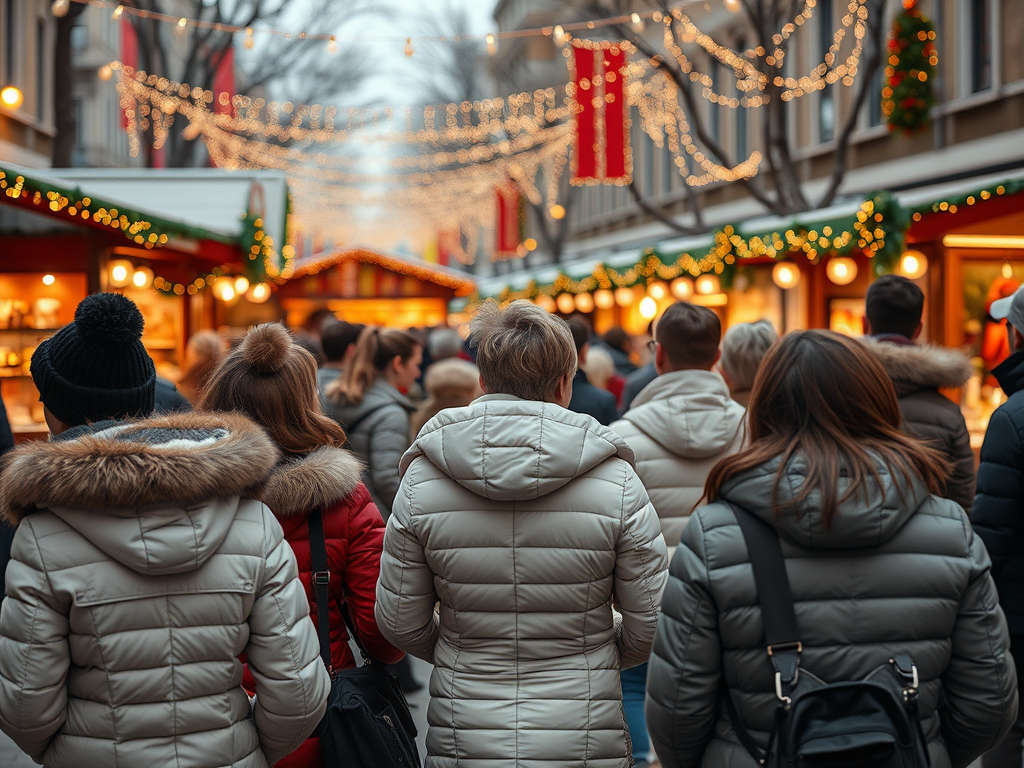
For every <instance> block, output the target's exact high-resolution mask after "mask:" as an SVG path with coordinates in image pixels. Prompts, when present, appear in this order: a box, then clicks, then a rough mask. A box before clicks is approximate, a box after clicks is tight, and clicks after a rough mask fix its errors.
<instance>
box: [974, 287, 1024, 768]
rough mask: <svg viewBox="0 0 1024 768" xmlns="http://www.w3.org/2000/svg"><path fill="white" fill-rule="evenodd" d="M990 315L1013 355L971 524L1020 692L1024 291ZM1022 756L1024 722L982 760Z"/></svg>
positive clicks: (1000, 371)
mask: <svg viewBox="0 0 1024 768" xmlns="http://www.w3.org/2000/svg"><path fill="white" fill-rule="evenodd" d="M989 314H990V315H992V317H993V318H994V319H995V320H997V321H1001V320H1006V334H1007V339H1008V341H1009V344H1010V350H1011V353H1010V356H1009V357H1008V358H1006V360H1004V361H1003V362H1002V363H1001V364H1000V365H998V366H997V367H996V368H995V370H993V371H992V375H993V376H995V378H996V380H997V381H998V382H999V386H1000V387H1002V389H1003V392H1004V393H1005V394H1006V396H1007V397H1008V398H1009V399H1008V400H1007V401H1006V402H1005V403H1003V404H1002V405H1001V406H1000V407H999V408H998V409H997V410H996V412H995V413H993V414H992V418H991V419H990V420H989V423H988V430H987V432H986V433H985V442H984V444H983V445H982V446H981V465H980V467H979V469H978V486H977V492H976V495H975V497H974V509H973V510H972V511H971V524H972V525H973V526H974V530H975V531H976V532H977V534H978V535H979V536H981V539H982V541H984V542H985V546H986V547H987V548H988V552H989V555H990V556H991V557H992V576H993V578H995V582H996V587H997V588H998V590H999V604H1000V606H1001V607H1002V609H1003V612H1004V613H1005V614H1006V621H1007V624H1009V628H1010V653H1011V654H1012V655H1013V660H1014V662H1015V664H1016V666H1017V682H1018V686H1017V687H1018V690H1020V689H1021V684H1022V683H1024V677H1022V672H1024V289H1018V290H1017V291H1016V292H1015V293H1014V294H1013V295H1012V296H1007V297H1006V298H1004V299H999V300H998V301H995V302H993V303H992V306H991V307H990V309H989ZM1022 750H1024V717H1022V718H1020V719H1018V720H1017V723H1016V724H1015V725H1014V727H1013V728H1012V729H1011V731H1010V733H1009V735H1008V736H1007V737H1006V738H1005V739H1004V740H1003V742H1002V743H1001V744H1000V745H999V746H997V747H996V748H995V749H993V750H992V751H990V752H989V753H988V754H986V755H985V756H984V757H983V758H982V765H983V767H984V768H1009V767H1010V766H1013V768H1020V767H1021V764H1022V757H1021V756H1022Z"/></svg>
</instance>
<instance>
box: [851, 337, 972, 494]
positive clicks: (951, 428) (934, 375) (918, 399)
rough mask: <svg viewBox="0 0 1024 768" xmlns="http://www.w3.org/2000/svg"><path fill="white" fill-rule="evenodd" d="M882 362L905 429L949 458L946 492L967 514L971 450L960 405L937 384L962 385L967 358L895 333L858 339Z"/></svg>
mask: <svg viewBox="0 0 1024 768" xmlns="http://www.w3.org/2000/svg"><path fill="white" fill-rule="evenodd" d="M863 341H864V343H865V344H866V345H867V347H868V349H870V350H871V351H872V352H874V353H875V356H876V357H878V359H879V360H880V361H881V362H882V365H883V366H884V367H885V370H886V371H887V372H888V374H889V376H890V378H891V379H892V383H893V384H894V385H895V387H896V395H897V396H898V397H899V399H900V409H901V410H902V411H903V424H904V427H905V429H906V431H907V432H909V433H911V434H913V435H916V436H917V437H922V438H925V439H927V440H930V441H931V442H932V443H933V444H934V445H935V447H937V448H940V449H941V450H942V452H943V453H945V454H946V456H947V457H948V458H949V460H950V461H952V462H953V472H952V474H951V475H950V476H949V480H947V481H946V492H945V497H946V498H947V499H950V500H952V501H955V502H956V503H957V504H959V505H960V506H961V507H963V508H964V511H966V512H967V513H968V514H970V512H971V507H972V506H973V505H974V451H973V450H971V436H970V434H969V433H968V432H967V423H966V422H965V421H964V415H963V413H961V412H960V406H958V405H957V404H956V403H954V402H953V401H952V400H950V399H949V398H948V397H945V396H944V395H943V394H942V393H940V392H939V388H950V389H952V388H956V387H962V386H963V385H964V384H966V383H967V380H968V379H969V378H971V374H972V373H973V372H974V369H973V368H972V366H971V361H970V360H968V359H967V357H965V356H964V355H963V353H961V352H959V351H957V350H955V349H944V348H942V347H933V346H925V345H917V344H914V343H913V342H911V341H909V340H907V339H905V338H904V337H902V336H898V337H892V338H890V337H880V338H877V339H871V338H866V339H863Z"/></svg>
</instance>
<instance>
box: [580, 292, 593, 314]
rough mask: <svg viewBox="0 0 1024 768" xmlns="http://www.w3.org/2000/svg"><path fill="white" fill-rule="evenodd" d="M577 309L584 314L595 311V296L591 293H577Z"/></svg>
mask: <svg viewBox="0 0 1024 768" xmlns="http://www.w3.org/2000/svg"><path fill="white" fill-rule="evenodd" d="M576 311H577V312H583V313H584V314H586V313H588V312H593V311H594V297H593V296H591V295H590V294H589V293H577V294H576Z"/></svg>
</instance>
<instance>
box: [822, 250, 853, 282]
mask: <svg viewBox="0 0 1024 768" xmlns="http://www.w3.org/2000/svg"><path fill="white" fill-rule="evenodd" d="M825 274H826V275H828V279H829V280H831V281H832V282H833V283H835V284H836V285H849V284H850V283H852V282H853V281H854V280H856V279H857V262H856V261H854V260H853V259H851V258H850V257H848V256H839V257H837V258H835V259H831V260H830V261H829V262H828V264H827V265H826V266H825Z"/></svg>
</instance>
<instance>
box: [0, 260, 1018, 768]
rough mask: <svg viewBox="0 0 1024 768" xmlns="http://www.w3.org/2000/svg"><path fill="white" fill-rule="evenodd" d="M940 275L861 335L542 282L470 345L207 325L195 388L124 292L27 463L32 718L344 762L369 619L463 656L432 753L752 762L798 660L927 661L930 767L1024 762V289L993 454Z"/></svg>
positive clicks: (36, 736) (50, 752)
mask: <svg viewBox="0 0 1024 768" xmlns="http://www.w3.org/2000/svg"><path fill="white" fill-rule="evenodd" d="M923 303H924V297H923V295H922V294H921V291H920V290H919V289H918V288H917V287H916V286H915V285H914V284H913V283H912V282H911V281H909V280H906V279H904V278H901V277H896V276H887V277H882V278H879V279H878V280H876V281H875V282H874V283H873V284H872V286H871V288H870V290H869V292H868V297H867V303H866V314H867V318H866V323H865V328H866V330H867V334H868V335H867V336H866V337H865V338H863V339H850V338H846V337H843V336H839V335H837V334H834V333H830V332H827V331H797V332H793V333H790V334H787V335H785V336H783V337H782V338H781V339H780V338H779V337H778V336H777V334H776V332H775V329H774V328H773V327H772V325H771V324H770V323H768V322H766V321H760V322H755V323H744V324H737V325H733V326H732V327H730V328H729V329H728V331H727V332H726V333H725V334H724V336H723V333H722V324H721V321H720V318H719V316H718V315H717V314H716V313H715V312H713V311H711V310H710V309H707V308H704V307H700V306H696V305H693V304H689V303H685V302H678V303H675V304H672V305H671V306H669V307H668V308H667V309H666V310H665V311H664V312H663V313H662V315H661V316H660V317H659V318H657V320H656V321H655V322H654V323H652V325H651V328H650V329H649V330H650V333H649V336H650V337H651V338H650V342H649V344H647V345H643V344H636V343H635V340H634V339H631V338H630V337H629V336H628V335H627V334H626V333H625V332H624V331H622V329H620V328H613V329H610V330H608V331H606V332H605V333H604V334H603V335H601V336H600V337H598V336H596V335H595V334H594V331H593V329H592V328H591V326H590V325H589V323H588V322H587V320H586V318H585V317H583V316H574V317H570V318H568V320H567V321H566V320H563V319H562V318H560V317H558V316H556V315H552V314H549V313H547V312H546V311H544V310H542V309H540V308H538V307H536V306H535V305H533V304H531V303H528V302H523V301H517V302H512V303H511V304H509V305H508V306H505V307H499V306H498V305H497V304H495V303H493V302H489V303H485V304H484V305H483V306H482V307H481V308H480V309H479V311H478V313H477V314H476V316H475V317H474V319H473V321H472V323H471V328H470V335H469V339H468V340H467V341H465V342H464V341H463V339H462V337H461V336H460V335H459V334H458V333H456V332H455V331H454V330H451V329H447V328H441V329H436V330H434V331H433V332H431V333H430V334H424V333H421V332H418V331H415V330H409V331H404V330H397V329H390V328H378V327H362V326H359V325H355V324H351V323H348V322H345V321H343V320H337V319H336V318H333V317H329V318H327V319H326V322H325V323H323V324H321V325H319V327H318V328H317V334H316V335H315V336H310V335H308V334H304V333H292V332H290V331H288V330H287V329H286V328H285V327H284V326H282V325H280V324H268V325H262V326H258V327H255V328H253V329H251V330H250V331H249V332H248V333H247V334H245V335H244V336H240V337H239V338H237V339H225V338H224V337H223V336H221V335H219V334H217V333H202V334H197V335H196V336H195V337H194V338H193V340H192V341H191V342H190V344H189V348H188V355H187V360H186V370H185V374H184V376H183V378H182V380H181V382H180V383H179V389H180V393H179V392H178V391H177V390H175V389H174V387H173V385H170V384H169V383H167V382H163V383H161V382H160V380H158V377H157V375H156V370H155V368H154V365H153V362H152V360H151V359H150V358H149V356H148V355H147V353H146V351H145V348H144V347H143V345H142V342H141V334H142V330H143V319H142V316H141V314H140V313H139V311H138V309H137V308H136V307H135V305H134V304H132V302H131V301H130V300H128V299H127V298H125V297H123V296H120V295H116V294H96V295H93V296H90V297H88V298H86V299H85V300H84V301H83V302H82V303H81V304H80V305H79V307H78V309H77V311H76V314H75V320H74V322H72V323H71V324H69V325H68V326H66V327H65V328H63V329H62V330H60V331H59V332H58V333H57V334H55V335H54V336H53V337H52V338H51V339H49V340H47V341H45V342H43V343H42V344H40V345H39V347H38V349H37V351H36V353H35V354H34V356H33V358H32V360H31V373H32V377H33V379H34V381H35V383H36V386H37V387H38V389H39V392H40V399H41V401H42V403H43V405H44V409H45V415H46V420H47V424H48V426H49V428H50V432H51V439H50V441H48V442H45V443H43V442H38V443H29V444H25V445H22V446H19V447H17V448H15V449H13V450H12V451H10V452H9V453H8V454H7V455H6V456H5V458H4V460H3V464H2V468H0V515H2V516H3V519H4V520H5V521H6V522H7V523H9V524H10V526H11V530H13V544H12V547H11V554H10V563H9V564H8V565H7V568H6V599H5V600H4V601H3V605H2V609H0V729H2V730H3V731H4V732H5V733H7V734H8V735H9V736H10V737H11V738H12V739H13V740H14V741H15V742H16V743H17V744H18V746H19V747H20V748H21V749H22V750H24V751H25V752H26V753H27V754H28V755H29V756H31V757H32V758H33V759H34V760H36V762H39V763H42V764H43V765H44V766H72V765H73V766H93V765H95V766H112V765H120V766H135V765H138V766H143V765H145V766H156V765H159V766H178V767H181V768H184V767H185V766H189V768H214V767H220V766H244V767H246V768H260V767H261V766H269V765H274V764H276V765H279V766H285V767H286V768H307V767H309V768H318V767H319V766H321V765H323V761H322V758H321V749H320V742H319V739H318V724H319V723H320V721H321V718H322V717H323V715H324V711H325V707H326V699H327V696H328V691H329V688H330V684H331V677H330V674H329V673H330V672H335V671H337V670H343V669H347V668H352V667H354V666H355V665H356V663H357V662H356V660H355V658H354V656H353V653H352V651H351V650H350V646H349V642H348V641H349V639H350V638H349V634H350V632H349V629H348V626H351V627H352V629H354V630H355V632H356V633H357V635H358V638H359V640H360V641H361V643H362V646H363V648H364V650H365V651H366V652H367V654H368V656H369V657H371V658H372V660H373V663H379V664H382V665H388V668H390V669H391V670H393V671H394V672H395V674H396V675H397V676H398V677H399V678H400V679H401V681H402V686H403V688H405V689H406V690H412V689H414V688H415V687H417V686H419V685H421V684H422V683H421V682H420V681H417V680H415V679H414V678H413V677H412V675H411V672H410V669H409V666H408V665H407V664H406V663H405V662H403V657H404V656H405V654H411V655H413V656H415V657H418V658H420V659H423V660H424V661H426V662H428V663H429V664H430V665H432V672H431V679H430V682H429V692H430V699H431V703H430V707H429V710H428V712H427V720H428V732H427V736H426V748H427V754H426V765H427V766H428V768H455V767H456V766H457V767H458V768H497V766H502V767H504V766H521V767H522V768H526V767H527V766H541V765H543V766H551V767H552V768H554V767H555V766H590V767H591V768H628V766H630V765H634V766H638V767H639V766H644V765H648V764H654V763H655V762H660V764H661V765H662V766H665V768H676V767H677V766H678V767H679V768H683V767H684V766H694V767H697V766H704V767H705V768H754V766H757V765H758V764H759V762H760V761H761V759H762V758H763V751H764V750H770V749H772V740H773V737H772V734H773V732H775V731H776V730H777V729H778V728H779V722H781V721H780V719H779V718H780V714H779V713H780V712H781V711H783V710H788V707H789V705H790V704H791V703H792V698H791V697H797V695H798V694H799V693H800V692H801V691H802V690H803V689H802V688H800V687H799V686H800V685H807V684H813V685H824V684H825V681H860V680H864V679H865V678H869V677H871V676H874V675H876V674H877V670H878V669H879V668H881V667H886V666H887V665H896V666H897V667H899V666H900V665H902V664H904V662H903V661H902V659H908V661H907V662H906V664H907V665H908V666H907V669H912V674H910V673H908V674H910V677H908V680H909V679H912V680H913V683H912V684H911V683H910V682H908V683H907V684H906V687H905V688H904V696H905V697H906V699H907V702H910V701H911V700H912V704H913V715H914V718H915V722H917V723H918V724H919V728H918V736H919V738H920V740H921V744H922V749H924V750H926V751H927V760H928V762H929V764H930V765H931V766H933V767H934V768H944V767H949V768H965V767H966V766H967V765H968V764H970V763H971V762H972V761H973V760H975V759H976V758H978V757H979V756H981V755H984V758H983V764H984V766H985V768H1004V766H1005V767H1009V766H1013V767H1014V768H1020V767H1021V765H1022V753H1024V720H1022V719H1021V718H1020V717H1019V707H1018V683H1019V677H1018V675H1019V672H1020V670H1022V669H1024V291H1018V293H1017V294H1015V295H1014V296H1012V297H1008V298H1007V299H1004V300H1002V301H1001V302H996V304H995V305H993V308H992V313H993V315H994V316H996V317H997V319H1003V318H1005V319H1007V322H1008V326H1007V327H1008V332H1009V341H1010V346H1011V349H1013V350H1015V351H1014V353H1013V354H1012V355H1011V357H1010V358H1009V359H1008V360H1007V361H1006V362H1005V363H1003V364H1002V365H1001V366H1000V367H999V368H997V369H996V370H995V371H994V372H993V373H994V375H995V376H996V377H997V378H998V379H999V381H1000V383H1001V384H1002V385H1003V387H1004V390H1005V391H1006V392H1007V394H1008V395H1010V398H1009V401H1008V402H1007V403H1006V404H1005V405H1004V406H1002V407H1001V408H1000V409H999V410H998V411H997V412H996V414H995V415H994V416H993V418H992V420H991V424H990V426H989V431H988V434H987V436H986V439H985V444H984V447H983V448H982V452H981V465H980V471H979V473H978V474H977V476H975V472H974V457H973V453H972V451H971V446H970V441H969V438H968V436H967V430H966V425H965V423H964V419H963V416H962V414H961V413H960V410H959V408H958V407H957V406H956V404H955V403H953V402H952V401H951V400H949V399H948V398H946V397H945V396H944V395H943V394H941V393H940V389H943V388H950V387H959V386H962V385H963V384H964V382H965V381H966V379H967V377H968V376H969V375H970V373H971V370H970V364H969V362H968V361H967V360H966V358H965V357H964V356H963V355H961V354H960V353H959V352H957V351H955V350H944V349H939V348H936V347H933V346H928V345H922V344H919V343H918V339H919V336H920V334H921V330H922V325H921V317H922V312H923ZM172 395H173V396H176V397H177V398H180V400H181V401H183V402H179V401H176V400H174V398H173V397H172ZM182 396H184V397H182ZM2 438H3V435H0V440H2ZM2 447H4V446H0V448H2ZM976 477H977V488H975V479H976ZM743 515H750V516H752V517H753V518H756V519H758V520H760V521H762V523H763V524H767V525H768V526H770V527H771V529H772V530H773V531H774V532H775V533H776V534H777V539H778V542H779V546H780V550H781V556H782V558H783V560H784V567H785V572H786V574H787V576H788V582H789V587H790V590H791V592H792V605H793V611H794V613H795V620H796V623H797V625H798V627H799V632H800V641H801V642H800V643H796V644H794V648H791V649H788V650H787V653H789V654H790V655H793V654H795V658H796V660H797V661H796V662H795V663H797V664H798V666H799V670H800V675H801V677H800V680H802V681H803V683H799V684H798V680H797V675H796V669H797V668H796V667H794V668H793V675H792V679H788V678H786V679H784V678H781V677H780V674H781V673H780V672H779V670H780V666H779V665H780V663H781V662H780V661H779V660H778V659H777V658H775V657H773V656H770V654H772V649H771V647H770V645H768V642H767V641H766V637H770V633H769V630H768V626H767V625H768V617H767V615H766V614H765V613H764V611H763V610H762V607H763V606H764V605H765V595H764V594H762V591H763V590H762V585H763V582H762V581H761V580H760V579H759V578H758V577H757V576H756V571H757V567H758V566H756V565H755V560H757V558H755V557H753V556H752V553H751V551H750V549H749V546H748V539H747V538H746V531H745V530H743V525H744V524H743V520H744V519H745V517H743ZM311 520H316V521H317V522H316V524H317V526H319V525H320V524H321V521H322V527H323V539H324V542H325V545H326V553H327V562H328V568H329V570H328V571H327V572H322V571H317V569H316V568H315V567H314V553H313V536H312V535H311V533H312V530H313V528H312V524H311ZM755 554H756V553H755ZM323 584H326V585H327V587H328V590H329V594H330V597H331V599H330V601H329V603H327V609H328V610H327V611H326V612H325V611H321V615H320V616H318V610H317V609H318V606H317V598H316V594H315V589H316V587H317V585H323ZM320 588H321V589H322V588H323V587H322V586H321V587H320ZM327 613H329V615H328V616H327V621H326V622H324V621H322V619H323V616H324V615H326V614H327ZM348 621H351V624H348V623H347V622H348ZM318 623H319V624H320V625H321V626H326V627H328V635H329V638H328V640H329V642H327V646H328V647H327V648H326V650H324V651H323V654H324V655H323V658H322V648H323V647H324V641H321V640H318V635H317V625H318ZM795 639H796V638H794V640H795ZM766 646H768V647H767V650H766ZM777 650H778V649H777ZM787 658H788V657H787ZM894 659H895V660H896V661H893V660H894ZM1015 662H1017V663H1015ZM901 668H902V667H901ZM790 682H791V683H792V685H793V690H790V688H788V687H786V686H788V685H789V683H790ZM787 702H788V703H787ZM907 706H908V707H910V703H908V704H907ZM857 738H859V737H857ZM850 739H852V741H850ZM847 740H848V741H850V744H848V745H847V747H846V748H847V752H845V753H843V754H845V755H846V758H844V759H847V760H848V761H849V762H848V763H843V764H844V765H849V766H850V767H851V768H852V767H853V766H857V765H876V764H877V765H890V764H892V765H896V764H900V765H902V764H903V763H883V762H880V761H879V758H878V755H879V754H881V752H880V751H879V750H882V749H883V747H885V748H888V747H886V746H885V745H881V746H880V744H879V743H874V742H872V743H870V744H867V745H865V743H864V742H863V739H862V740H861V741H859V742H858V741H857V739H856V738H854V737H852V736H851V737H850V738H849V739H847ZM830 754H831V753H830ZM802 759H803V758H802ZM857 760H859V761H860V762H857ZM872 760H875V761H876V762H872ZM801 764H803V763H801ZM807 764H808V765H818V764H822V763H815V762H813V761H812V762H811V763H807Z"/></svg>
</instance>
